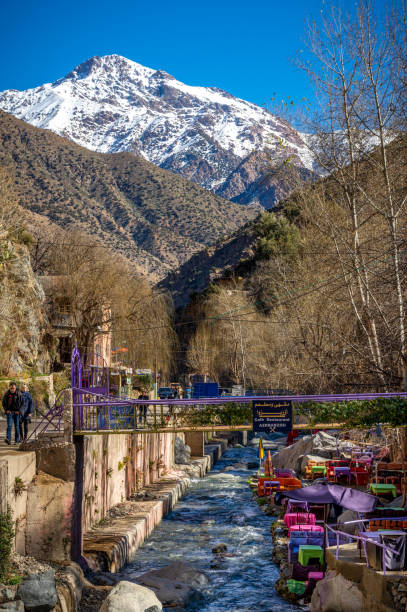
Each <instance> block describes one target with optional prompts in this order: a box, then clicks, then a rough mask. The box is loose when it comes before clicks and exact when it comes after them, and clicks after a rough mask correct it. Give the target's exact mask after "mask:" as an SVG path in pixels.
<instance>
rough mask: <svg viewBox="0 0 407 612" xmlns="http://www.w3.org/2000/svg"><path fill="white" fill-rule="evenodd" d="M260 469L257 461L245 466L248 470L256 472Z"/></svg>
mask: <svg viewBox="0 0 407 612" xmlns="http://www.w3.org/2000/svg"><path fill="white" fill-rule="evenodd" d="M259 467H260V463H259V462H258V461H249V462H248V464H247V469H248V470H258V469H259Z"/></svg>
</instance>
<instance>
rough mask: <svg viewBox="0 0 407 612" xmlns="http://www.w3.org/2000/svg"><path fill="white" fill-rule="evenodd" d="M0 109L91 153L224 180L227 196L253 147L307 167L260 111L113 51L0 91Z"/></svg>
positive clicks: (294, 140) (206, 180) (290, 137)
mask: <svg viewBox="0 0 407 612" xmlns="http://www.w3.org/2000/svg"><path fill="white" fill-rule="evenodd" d="M0 109H3V110H5V111H6V112H9V113H11V114H13V115H15V116H16V117H18V118H19V119H23V120H25V121H27V122H29V123H31V124H32V125H34V126H36V127H42V128H47V129H51V130H53V131H54V132H56V133H57V134H60V135H63V136H66V137H68V138H70V139H71V140H73V141H74V142H76V143H77V144H80V145H82V146H84V147H87V148H88V149H91V150H93V151H99V152H102V153H114V152H118V151H131V152H134V153H136V154H138V155H141V156H142V157H144V158H145V159H147V160H148V161H151V162H153V163H154V164H156V165H157V166H161V167H162V168H165V169H167V170H171V171H172V172H176V173H178V174H181V175H182V176H184V177H185V178H188V179H189V180H192V181H194V182H196V183H198V184H200V185H201V186H202V187H205V188H207V189H211V190H213V191H216V192H218V191H219V190H221V189H222V186H223V185H225V183H226V181H228V184H229V191H228V193H230V197H231V199H234V198H236V197H240V196H241V193H240V192H239V189H240V187H238V186H239V185H240V186H242V185H246V184H247V181H246V180H243V181H242V180H233V181H230V177H231V175H232V174H233V173H234V172H236V171H237V169H238V168H243V167H245V168H247V164H246V165H243V166H242V162H243V161H244V160H245V159H246V158H248V157H249V156H251V155H252V153H253V152H254V151H265V150H267V151H268V154H270V155H272V156H273V162H274V163H278V162H281V163H282V162H283V161H284V160H285V159H287V157H290V158H291V159H293V160H295V164H296V165H299V166H300V167H307V168H310V167H311V166H312V162H311V160H310V158H309V155H308V150H307V148H306V146H305V145H304V144H303V142H302V139H301V137H300V135H299V134H298V132H297V131H296V130H295V129H294V128H292V127H291V126H290V125H289V124H287V123H286V122H284V121H282V120H281V119H279V118H278V117H276V116H274V115H272V114H271V113H270V112H268V111H267V110H266V109H264V108H261V107H259V106H256V105H255V104H253V103H251V102H247V101H245V100H242V99H240V98H236V97H235V96H233V95H231V94H229V93H227V92H225V91H223V90H221V89H219V88H216V87H199V86H190V85H187V84H185V83H182V82H181V81H178V80H177V79H175V78H174V77H173V76H171V75H169V74H168V73H167V72H165V71H164V70H155V69H152V68H147V67H145V66H143V65H141V64H138V63H137V62H134V61H132V60H129V59H127V58H125V57H123V56H121V55H117V54H112V55H105V56H98V55H95V56H94V57H91V58H89V59H87V60H86V61H85V62H83V63H81V64H79V65H78V66H76V68H74V70H72V71H71V72H70V73H69V74H67V75H66V76H65V77H64V78H62V79H60V80H58V81H55V82H54V83H51V84H50V83H48V84H45V85H43V86H41V87H37V88H34V89H29V90H27V91H22V92H16V91H12V90H9V91H5V92H2V93H0ZM257 178H258V177H257ZM230 185H235V188H234V189H235V191H233V192H232V191H231V190H230ZM242 188H243V187H242ZM245 188H246V187H245ZM244 201H245V202H246V201H247V200H246V199H245V200H244ZM248 203H250V199H249V201H248ZM253 203H256V204H258V201H257V200H256V202H254V200H253Z"/></svg>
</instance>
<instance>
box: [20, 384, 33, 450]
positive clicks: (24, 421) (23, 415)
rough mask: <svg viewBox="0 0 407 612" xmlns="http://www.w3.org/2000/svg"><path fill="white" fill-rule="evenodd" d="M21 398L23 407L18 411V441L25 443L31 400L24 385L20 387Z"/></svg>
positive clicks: (29, 420) (31, 407)
mask: <svg viewBox="0 0 407 612" xmlns="http://www.w3.org/2000/svg"><path fill="white" fill-rule="evenodd" d="M21 397H22V400H23V405H22V407H21V411H20V440H23V441H25V440H27V436H28V423H30V422H31V415H32V411H33V398H32V395H31V393H30V392H29V390H28V386H27V385H26V384H23V385H21ZM23 430H24V431H23Z"/></svg>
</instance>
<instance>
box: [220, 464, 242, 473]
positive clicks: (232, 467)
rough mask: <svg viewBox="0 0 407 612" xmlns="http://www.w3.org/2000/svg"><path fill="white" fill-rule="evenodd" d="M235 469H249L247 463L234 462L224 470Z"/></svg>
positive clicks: (230, 470)
mask: <svg viewBox="0 0 407 612" xmlns="http://www.w3.org/2000/svg"><path fill="white" fill-rule="evenodd" d="M234 470H247V463H232V465H228V466H227V467H225V468H224V469H223V470H222V472H233V471H234Z"/></svg>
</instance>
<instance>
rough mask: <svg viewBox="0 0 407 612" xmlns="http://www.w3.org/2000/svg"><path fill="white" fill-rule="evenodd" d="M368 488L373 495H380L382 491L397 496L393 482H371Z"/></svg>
mask: <svg viewBox="0 0 407 612" xmlns="http://www.w3.org/2000/svg"><path fill="white" fill-rule="evenodd" d="M370 490H371V492H372V493H374V494H375V495H380V494H383V493H391V494H392V495H393V497H397V489H396V487H395V486H394V485H393V484H384V483H381V482H377V483H376V482H371V483H370Z"/></svg>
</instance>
